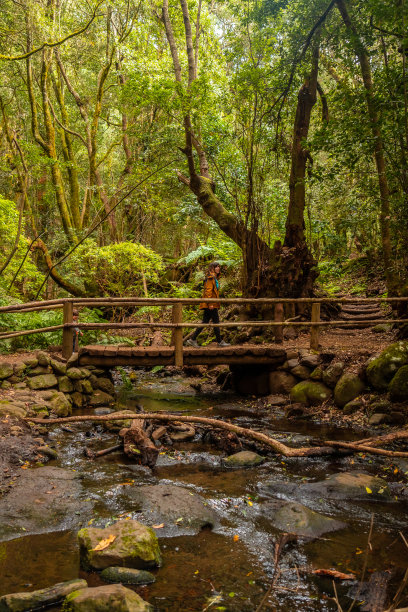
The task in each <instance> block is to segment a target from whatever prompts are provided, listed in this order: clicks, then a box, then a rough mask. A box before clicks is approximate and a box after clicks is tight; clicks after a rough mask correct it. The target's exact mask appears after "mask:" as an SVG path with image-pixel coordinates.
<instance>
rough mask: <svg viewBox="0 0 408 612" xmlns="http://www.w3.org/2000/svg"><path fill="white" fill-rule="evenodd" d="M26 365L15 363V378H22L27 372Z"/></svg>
mask: <svg viewBox="0 0 408 612" xmlns="http://www.w3.org/2000/svg"><path fill="white" fill-rule="evenodd" d="M25 369H26V365H25V364H24V363H15V364H14V374H15V376H22V375H23V374H24V372H25Z"/></svg>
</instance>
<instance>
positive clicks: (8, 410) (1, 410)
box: [0, 400, 27, 419]
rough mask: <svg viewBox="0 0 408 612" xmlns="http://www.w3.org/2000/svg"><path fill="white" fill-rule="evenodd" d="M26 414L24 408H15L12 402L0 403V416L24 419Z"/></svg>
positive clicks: (2, 401) (4, 401)
mask: <svg viewBox="0 0 408 612" xmlns="http://www.w3.org/2000/svg"><path fill="white" fill-rule="evenodd" d="M26 414H27V411H26V410H25V409H24V408H22V407H21V406H17V405H16V404H14V403H13V402H9V401H7V400H1V401H0V416H2V417H3V416H6V415H10V416H15V417H19V418H20V419H24V417H25V416H26Z"/></svg>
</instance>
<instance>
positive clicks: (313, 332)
mask: <svg viewBox="0 0 408 612" xmlns="http://www.w3.org/2000/svg"><path fill="white" fill-rule="evenodd" d="M319 321H320V303H316V302H314V303H313V304H312V325H311V326H310V348H311V350H313V351H317V350H318V349H319V331H320V330H319V326H318V325H313V323H318V322H319Z"/></svg>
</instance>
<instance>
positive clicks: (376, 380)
mask: <svg viewBox="0 0 408 612" xmlns="http://www.w3.org/2000/svg"><path fill="white" fill-rule="evenodd" d="M407 364H408V340H405V341H403V340H401V341H400V342H395V343H394V344H391V345H390V346H388V347H387V348H386V349H385V350H384V351H382V353H380V355H378V357H375V358H374V359H372V360H371V361H370V362H369V363H368V365H367V367H366V374H367V379H368V382H369V383H370V385H371V386H372V387H374V389H378V390H379V391H387V389H388V384H389V383H390V381H391V379H392V378H393V377H394V376H395V374H396V372H397V370H398V369H399V368H401V367H402V366H404V365H407Z"/></svg>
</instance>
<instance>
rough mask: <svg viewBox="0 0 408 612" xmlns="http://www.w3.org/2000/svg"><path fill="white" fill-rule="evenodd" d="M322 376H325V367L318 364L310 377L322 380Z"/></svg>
mask: <svg viewBox="0 0 408 612" xmlns="http://www.w3.org/2000/svg"><path fill="white" fill-rule="evenodd" d="M322 376H323V369H322V368H321V367H320V366H317V368H315V369H314V370H313V372H312V373H311V374H310V376H309V378H310V379H311V380H318V381H319V380H322Z"/></svg>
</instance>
